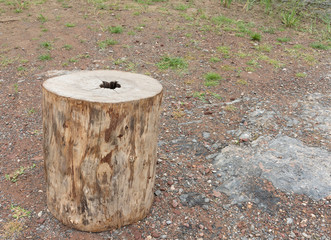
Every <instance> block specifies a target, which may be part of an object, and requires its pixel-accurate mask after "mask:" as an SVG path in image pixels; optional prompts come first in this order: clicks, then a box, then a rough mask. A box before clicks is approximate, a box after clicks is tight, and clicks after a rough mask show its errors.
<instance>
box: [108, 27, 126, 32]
mask: <svg viewBox="0 0 331 240" xmlns="http://www.w3.org/2000/svg"><path fill="white" fill-rule="evenodd" d="M107 30H108V31H109V32H110V33H115V34H119V33H122V32H123V27H122V26H115V27H108V28H107Z"/></svg>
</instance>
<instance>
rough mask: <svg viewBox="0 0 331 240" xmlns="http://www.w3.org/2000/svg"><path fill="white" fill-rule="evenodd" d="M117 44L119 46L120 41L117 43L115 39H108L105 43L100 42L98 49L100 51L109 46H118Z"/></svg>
mask: <svg viewBox="0 0 331 240" xmlns="http://www.w3.org/2000/svg"><path fill="white" fill-rule="evenodd" d="M116 44H118V41H116V40H114V39H106V40H104V41H99V42H98V47H99V48H100V49H105V48H107V47H109V46H112V45H116Z"/></svg>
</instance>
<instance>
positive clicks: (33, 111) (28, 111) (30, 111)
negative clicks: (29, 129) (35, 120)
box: [27, 108, 36, 115]
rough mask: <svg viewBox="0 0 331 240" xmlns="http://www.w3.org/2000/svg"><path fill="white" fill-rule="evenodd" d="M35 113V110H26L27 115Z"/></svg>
mask: <svg viewBox="0 0 331 240" xmlns="http://www.w3.org/2000/svg"><path fill="white" fill-rule="evenodd" d="M35 112H36V110H35V109H34V108H30V109H29V110H27V113H28V115H31V114H34V113H35Z"/></svg>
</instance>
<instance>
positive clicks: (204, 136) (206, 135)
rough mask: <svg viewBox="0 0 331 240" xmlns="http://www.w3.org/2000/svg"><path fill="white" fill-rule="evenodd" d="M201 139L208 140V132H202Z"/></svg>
mask: <svg viewBox="0 0 331 240" xmlns="http://www.w3.org/2000/svg"><path fill="white" fill-rule="evenodd" d="M202 137H203V138H204V139H208V138H209V137H210V133H209V132H203V133H202Z"/></svg>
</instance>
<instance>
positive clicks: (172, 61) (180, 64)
mask: <svg viewBox="0 0 331 240" xmlns="http://www.w3.org/2000/svg"><path fill="white" fill-rule="evenodd" d="M156 66H157V67H158V68H159V69H161V70H165V69H169V68H171V69H185V68H187V66H188V64H187V63H186V61H185V60H184V59H183V58H181V57H169V56H163V57H162V59H161V61H160V62H158V63H157V64H156Z"/></svg>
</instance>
